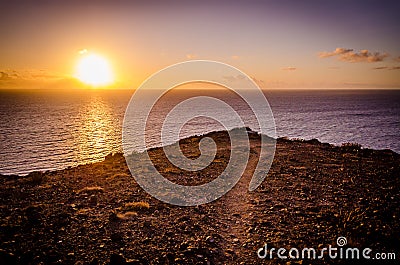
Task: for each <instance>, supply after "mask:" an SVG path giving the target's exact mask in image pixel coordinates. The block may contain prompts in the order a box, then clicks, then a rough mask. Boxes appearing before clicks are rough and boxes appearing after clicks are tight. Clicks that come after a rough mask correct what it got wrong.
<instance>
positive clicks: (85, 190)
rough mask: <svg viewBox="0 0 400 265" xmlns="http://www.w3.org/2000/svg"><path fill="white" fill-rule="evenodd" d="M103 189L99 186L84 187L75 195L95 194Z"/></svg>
mask: <svg viewBox="0 0 400 265" xmlns="http://www.w3.org/2000/svg"><path fill="white" fill-rule="evenodd" d="M103 191H104V189H103V188H102V187H99V186H93V187H85V188H83V189H81V190H78V191H77V192H76V193H77V194H80V193H92V192H93V193H95V192H103Z"/></svg>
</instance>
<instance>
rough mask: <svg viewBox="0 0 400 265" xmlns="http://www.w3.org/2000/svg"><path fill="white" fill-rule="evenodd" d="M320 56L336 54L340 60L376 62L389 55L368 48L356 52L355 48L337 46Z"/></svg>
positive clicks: (321, 53)
mask: <svg viewBox="0 0 400 265" xmlns="http://www.w3.org/2000/svg"><path fill="white" fill-rule="evenodd" d="M318 56H319V58H328V57H334V56H336V57H337V58H338V59H339V60H340V61H343V62H350V63H362V62H365V63H374V62H381V61H383V60H384V59H385V58H386V57H388V56H389V55H388V54H387V53H381V52H370V51H368V50H360V52H354V50H353V49H346V48H336V49H335V50H334V51H332V52H320V53H319V54H318Z"/></svg>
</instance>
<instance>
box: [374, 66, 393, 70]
mask: <svg viewBox="0 0 400 265" xmlns="http://www.w3.org/2000/svg"><path fill="white" fill-rule="evenodd" d="M372 69H373V70H400V66H380V67H374V68H372Z"/></svg>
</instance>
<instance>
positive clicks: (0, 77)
mask: <svg viewBox="0 0 400 265" xmlns="http://www.w3.org/2000/svg"><path fill="white" fill-rule="evenodd" d="M1 80H10V76H9V75H8V73H6V72H0V81H1Z"/></svg>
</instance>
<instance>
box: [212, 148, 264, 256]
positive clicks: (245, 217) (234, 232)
mask: <svg viewBox="0 0 400 265" xmlns="http://www.w3.org/2000/svg"><path fill="white" fill-rule="evenodd" d="M251 148H252V149H253V150H254V148H255V146H253V145H252V146H251ZM258 155H259V154H258V152H257V153H256V154H255V153H253V152H252V153H251V154H250V157H249V161H248V163H247V168H246V170H245V172H244V174H243V176H242V177H241V178H240V180H239V182H238V183H237V184H236V185H235V186H234V187H233V189H232V190H230V191H229V192H228V193H227V194H225V195H224V196H223V197H222V198H221V199H220V200H219V201H218V203H220V204H221V209H225V215H224V217H223V219H222V221H223V222H224V224H223V226H224V227H225V229H224V230H223V231H221V232H222V235H223V236H224V238H225V239H226V240H227V242H226V251H227V252H228V253H233V255H232V256H233V258H234V259H233V260H232V261H234V263H235V264H246V263H248V261H249V260H254V259H256V258H257V254H256V252H255V249H254V246H253V244H252V240H251V233H250V232H249V231H250V230H251V228H252V215H253V213H252V211H253V210H252V197H253V196H252V193H250V192H249V190H248V189H249V183H250V180H251V178H252V176H253V172H254V169H255V167H256V166H257V163H258Z"/></svg>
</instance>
